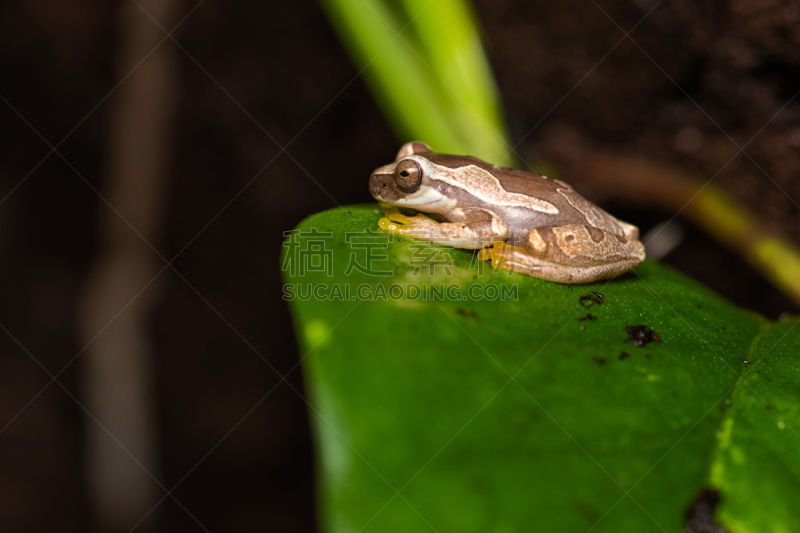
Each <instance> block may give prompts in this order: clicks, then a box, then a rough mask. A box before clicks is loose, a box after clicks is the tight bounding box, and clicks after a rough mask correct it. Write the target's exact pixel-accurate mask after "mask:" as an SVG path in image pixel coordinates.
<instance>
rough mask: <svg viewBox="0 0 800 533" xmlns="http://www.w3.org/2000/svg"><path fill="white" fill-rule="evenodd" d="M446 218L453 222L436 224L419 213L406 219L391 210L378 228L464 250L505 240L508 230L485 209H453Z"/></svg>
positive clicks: (404, 216) (379, 222)
mask: <svg viewBox="0 0 800 533" xmlns="http://www.w3.org/2000/svg"><path fill="white" fill-rule="evenodd" d="M446 216H447V218H448V219H449V220H452V221H453V222H437V221H435V220H433V219H432V218H430V217H427V216H425V215H424V214H422V213H419V214H418V215H415V216H412V217H409V216H406V215H403V214H402V213H400V212H399V211H398V210H396V209H390V210H388V211H387V212H386V217H385V218H382V219H380V221H378V225H379V226H380V227H381V228H382V229H385V230H386V231H391V232H393V233H399V234H400V235H407V236H409V237H417V238H420V239H425V240H428V241H432V242H435V243H437V244H442V245H445V246H452V247H454V248H465V249H467V250H477V249H480V248H484V247H486V246H489V245H490V244H493V243H498V242H502V241H503V240H505V239H506V238H507V237H508V226H506V224H505V223H504V222H503V221H502V220H500V218H498V217H497V216H495V215H494V214H493V213H491V212H490V211H487V210H485V209H478V208H473V209H454V210H452V211H450V212H448V213H447V215H446Z"/></svg>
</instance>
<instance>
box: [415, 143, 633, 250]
mask: <svg viewBox="0 0 800 533" xmlns="http://www.w3.org/2000/svg"><path fill="white" fill-rule="evenodd" d="M426 158H427V159H428V160H429V161H430V162H432V163H434V164H435V165H438V166H440V167H445V168H448V169H458V170H459V172H454V173H452V175H453V176H454V179H458V180H461V181H463V182H465V183H463V184H462V185H463V186H464V187H465V189H470V190H472V191H473V192H474V191H479V196H478V199H477V201H478V202H480V203H482V204H483V205H482V207H484V208H485V209H488V210H490V211H493V212H494V213H495V214H497V215H499V216H500V217H501V218H502V219H503V221H504V222H505V223H506V224H507V225H508V226H509V230H510V232H511V234H512V240H517V239H518V238H520V237H522V236H524V234H526V233H527V232H528V230H530V229H532V228H536V227H543V226H565V225H570V224H577V225H588V226H594V227H597V228H601V229H605V230H608V231H611V232H612V233H615V234H617V235H620V236H623V235H624V229H623V227H622V226H621V225H620V224H619V221H617V219H615V218H614V217H612V216H611V215H609V214H608V213H606V212H605V211H603V210H602V209H600V208H599V207H597V206H596V205H594V204H593V203H591V202H589V201H588V200H586V199H585V198H583V197H582V196H581V195H579V194H578V193H577V192H575V190H574V189H573V188H572V187H571V186H570V185H569V184H567V183H565V182H563V181H560V180H555V179H551V178H548V177H546V176H541V175H539V174H536V173H533V172H525V171H522V170H516V169H512V168H507V167H498V166H494V165H490V164H489V163H486V162H485V161H481V160H480V159H478V158H475V157H471V156H450V155H446V154H435V153H434V154H426ZM470 166H473V167H476V168H475V169H474V172H473V173H470V172H465V170H467V169H468V167H470ZM481 171H483V172H481ZM470 176H472V177H470ZM470 179H472V180H474V181H475V182H479V183H482V186H476V185H472V184H469V183H466V181H468V180H470Z"/></svg>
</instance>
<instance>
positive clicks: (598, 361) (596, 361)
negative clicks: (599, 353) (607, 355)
mask: <svg viewBox="0 0 800 533" xmlns="http://www.w3.org/2000/svg"><path fill="white" fill-rule="evenodd" d="M605 362H606V360H605V359H603V358H602V357H592V363H594V364H596V365H598V366H600V365H602V364H603V363H605Z"/></svg>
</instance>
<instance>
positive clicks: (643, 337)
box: [625, 325, 661, 348]
mask: <svg viewBox="0 0 800 533" xmlns="http://www.w3.org/2000/svg"><path fill="white" fill-rule="evenodd" d="M625 331H627V332H628V338H629V339H630V341H631V343H633V345H634V346H636V347H638V348H641V347H642V346H644V345H645V344H648V343H649V342H652V341H656V342H658V341H660V340H661V337H659V336H658V333H656V332H655V331H653V330H652V329H650V328H648V327H647V326H644V325H642V326H628V327H626V328H625Z"/></svg>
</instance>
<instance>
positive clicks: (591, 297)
mask: <svg viewBox="0 0 800 533" xmlns="http://www.w3.org/2000/svg"><path fill="white" fill-rule="evenodd" d="M598 294H600V293H598V292H595V293H589V294H584V295H583V296H581V297H580V298H579V299H578V303H580V304H581V305H582V306H583V307H591V306H593V305H603V303H604V302H603V298H602V297H601V296H602V295H601V296H598Z"/></svg>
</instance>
